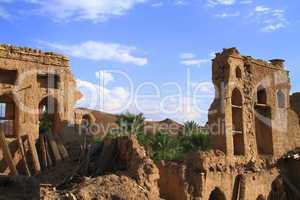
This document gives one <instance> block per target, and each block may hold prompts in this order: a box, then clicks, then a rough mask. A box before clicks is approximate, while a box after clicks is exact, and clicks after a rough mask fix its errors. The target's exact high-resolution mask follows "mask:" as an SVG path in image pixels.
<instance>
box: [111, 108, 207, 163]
mask: <svg viewBox="0 0 300 200" xmlns="http://www.w3.org/2000/svg"><path fill="white" fill-rule="evenodd" d="M144 121H145V118H144V116H143V114H139V115H134V114H131V113H129V112H127V113H124V114H121V115H120V116H119V118H118V120H117V123H118V125H119V126H120V129H119V130H112V131H111V132H110V133H109V134H108V135H107V137H108V138H114V137H118V136H122V135H128V134H135V135H136V137H137V139H138V141H139V143H140V144H141V145H142V146H143V147H144V148H145V150H146V151H147V153H148V154H149V155H150V157H151V158H152V159H154V160H155V161H160V160H167V161H181V160H183V159H184V156H185V155H186V154H187V153H189V152H194V151H198V150H202V151H205V150H208V149H210V145H209V139H208V133H207V132H206V131H203V129H202V127H201V126H200V125H199V124H198V123H197V122H195V121H188V122H186V123H184V125H183V133H182V134H180V135H178V136H172V135H170V134H169V133H168V132H167V130H164V131H159V132H157V133H155V134H154V135H152V134H147V133H146V131H145V130H144Z"/></svg>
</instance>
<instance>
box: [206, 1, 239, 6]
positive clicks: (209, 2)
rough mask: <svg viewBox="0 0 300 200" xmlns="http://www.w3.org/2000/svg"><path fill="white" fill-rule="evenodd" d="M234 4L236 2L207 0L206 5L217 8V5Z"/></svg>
mask: <svg viewBox="0 0 300 200" xmlns="http://www.w3.org/2000/svg"><path fill="white" fill-rule="evenodd" d="M235 3H236V0H207V5H209V6H217V5H225V6H230V5H233V4H235Z"/></svg>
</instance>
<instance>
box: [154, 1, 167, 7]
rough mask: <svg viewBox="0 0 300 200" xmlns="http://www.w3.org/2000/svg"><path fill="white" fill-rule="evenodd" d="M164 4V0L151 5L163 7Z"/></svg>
mask: <svg viewBox="0 0 300 200" xmlns="http://www.w3.org/2000/svg"><path fill="white" fill-rule="evenodd" d="M163 5H164V3H163V2H162V1H160V2H157V3H153V4H152V5H151V6H152V7H162V6H163Z"/></svg>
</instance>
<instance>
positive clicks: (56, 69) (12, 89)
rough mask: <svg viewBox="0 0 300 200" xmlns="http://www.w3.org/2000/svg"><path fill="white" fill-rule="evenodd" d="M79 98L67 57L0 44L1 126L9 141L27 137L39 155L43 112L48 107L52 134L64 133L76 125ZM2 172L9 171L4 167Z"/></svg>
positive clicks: (34, 153) (34, 151) (34, 152)
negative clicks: (36, 142) (37, 148)
mask: <svg viewBox="0 0 300 200" xmlns="http://www.w3.org/2000/svg"><path fill="white" fill-rule="evenodd" d="M79 98H80V93H79V92H78V91H77V89H76V83H75V80H74V79H73V76H72V73H71V69H70V65H69V60H68V58H67V57H65V56H63V55H59V54H55V53H52V52H42V51H40V50H37V49H31V48H21V47H15V46H11V45H0V107H1V116H0V118H1V119H0V122H1V124H0V125H1V130H2V131H3V132H4V133H5V136H6V140H8V139H7V138H12V140H13V139H16V138H18V137H19V136H20V137H23V136H24V137H26V139H24V142H25V140H27V141H28V142H29V144H30V147H31V151H33V155H36V154H37V152H36V150H35V149H34V148H35V147H34V145H35V141H36V139H37V138H38V137H39V120H40V117H41V116H40V113H41V111H42V110H43V109H47V110H48V113H49V115H51V120H52V121H51V122H52V124H53V133H54V134H57V135H61V134H64V130H65V127H68V126H69V125H70V124H74V105H75V102H76V100H78V99H79ZM8 142H9V141H8ZM13 144H14V142H13V143H11V144H9V146H14V145H13ZM10 150H11V151H12V152H18V151H19V150H17V151H16V149H13V148H12V149H10ZM17 157H18V156H15V159H16V160H15V162H16V164H17V163H18V160H19V159H18V158H17ZM35 157H36V159H37V156H35ZM2 161H3V160H2ZM2 161H1V162H2ZM36 168H38V166H36ZM0 173H4V174H6V172H5V170H4V171H3V170H2V171H1V172H0Z"/></svg>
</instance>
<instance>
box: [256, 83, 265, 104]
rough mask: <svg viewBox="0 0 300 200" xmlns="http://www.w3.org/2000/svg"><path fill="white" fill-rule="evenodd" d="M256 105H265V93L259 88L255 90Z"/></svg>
mask: <svg viewBox="0 0 300 200" xmlns="http://www.w3.org/2000/svg"><path fill="white" fill-rule="evenodd" d="M257 103H258V104H267V91H266V89H265V88H263V87H261V86H260V87H258V89H257Z"/></svg>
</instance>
